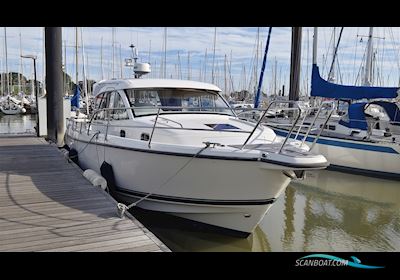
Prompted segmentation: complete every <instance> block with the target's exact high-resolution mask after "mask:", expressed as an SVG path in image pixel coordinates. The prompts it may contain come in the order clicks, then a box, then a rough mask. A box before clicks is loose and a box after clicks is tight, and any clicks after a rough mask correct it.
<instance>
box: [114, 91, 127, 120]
mask: <svg viewBox="0 0 400 280" xmlns="http://www.w3.org/2000/svg"><path fill="white" fill-rule="evenodd" d="M113 95H114V98H113V104H112V108H114V109H113V110H112V116H111V118H112V119H114V120H127V119H129V117H128V112H127V110H126V109H125V108H126V107H125V104H124V101H123V100H122V98H121V96H120V94H119V93H118V92H116V91H114V92H113Z"/></svg>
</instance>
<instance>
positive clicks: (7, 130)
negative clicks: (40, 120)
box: [0, 113, 36, 134]
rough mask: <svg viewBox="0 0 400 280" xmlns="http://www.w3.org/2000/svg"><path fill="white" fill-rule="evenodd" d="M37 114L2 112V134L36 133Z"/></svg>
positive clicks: (0, 125) (0, 129) (0, 124)
mask: <svg viewBox="0 0 400 280" xmlns="http://www.w3.org/2000/svg"><path fill="white" fill-rule="evenodd" d="M35 126H36V115H31V114H26V115H20V114H18V115H3V114H1V113H0V134H20V133H26V134H35V129H34V127H35Z"/></svg>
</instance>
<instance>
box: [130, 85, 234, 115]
mask: <svg viewBox="0 0 400 280" xmlns="http://www.w3.org/2000/svg"><path fill="white" fill-rule="evenodd" d="M125 91H126V94H127V97H128V100H129V102H130V105H131V107H135V108H134V109H133V111H134V114H135V116H144V115H151V114H157V111H158V108H156V107H161V106H162V107H183V108H162V109H160V114H161V113H163V114H165V113H177V112H183V113H196V112H206V113H207V112H210V113H218V114H226V115H231V116H234V113H233V112H232V110H231V108H230V107H229V106H228V104H227V103H226V102H225V101H224V100H223V99H222V98H221V96H219V95H218V94H217V93H216V92H212V91H207V90H200V89H176V88H171V89H168V88H167V89H165V88H163V89H127V90H125ZM141 107H143V108H141ZM152 107H154V108H152Z"/></svg>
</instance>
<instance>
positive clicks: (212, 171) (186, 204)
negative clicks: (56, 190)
mask: <svg viewBox="0 0 400 280" xmlns="http://www.w3.org/2000/svg"><path fill="white" fill-rule="evenodd" d="M69 142H70V143H71V144H70V148H72V149H75V150H77V151H81V152H80V153H79V155H78V157H79V159H78V162H79V165H80V166H81V167H82V168H83V169H93V170H95V171H96V172H98V173H100V174H102V175H103V176H104V177H106V178H107V177H109V174H105V173H104V169H103V172H102V170H101V166H102V164H104V162H106V163H107V164H108V165H109V166H110V167H111V168H112V177H113V178H112V179H111V180H110V177H109V178H108V180H107V181H114V184H111V186H110V188H111V191H112V192H113V193H114V194H115V195H116V196H117V197H119V198H121V199H122V200H123V201H126V202H128V203H132V202H135V201H137V200H138V199H140V198H143V197H144V196H148V197H146V199H144V200H142V201H141V202H139V203H138V204H137V207H140V208H143V209H147V210H152V211H161V212H165V213H168V214H172V215H175V216H179V217H183V218H186V219H189V220H192V221H196V222H201V223H205V224H208V225H212V226H217V227H220V228H224V229H229V230H231V231H234V232H237V233H240V234H239V235H241V236H247V235H248V234H250V233H251V232H252V231H253V230H254V228H255V227H256V226H257V224H258V223H259V222H260V221H261V219H262V218H263V217H264V215H265V214H266V212H267V211H268V209H269V208H270V207H271V205H272V203H273V202H274V201H275V200H276V199H277V198H278V197H279V195H280V194H281V193H282V192H283V191H284V190H285V188H286V187H287V185H288V184H289V182H290V178H289V177H288V176H287V175H285V174H284V173H283V172H282V169H281V168H276V166H274V165H273V164H269V163H265V162H260V161H246V160H245V161H240V160H222V159H210V158H193V157H187V156H179V155H170V154H162V153H156V152H154V151H152V152H151V153H150V152H144V151H137V150H133V149H132V150H130V149H127V148H126V147H124V148H122V147H120V148H118V147H115V146H108V145H104V144H101V145H100V144H96V143H88V142H85V141H79V140H77V139H74V140H72V141H69ZM189 161H190V162H189ZM182 168H183V169H182ZM200 171H201V172H200ZM249 182H251V183H249Z"/></svg>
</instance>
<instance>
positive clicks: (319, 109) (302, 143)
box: [300, 101, 334, 150]
mask: <svg viewBox="0 0 400 280" xmlns="http://www.w3.org/2000/svg"><path fill="white" fill-rule="evenodd" d="M333 103H334V102H333V101H324V102H322V103H321V105H320V106H319V108H318V111H317V113H316V114H315V117H314V119H313V121H312V122H311V124H310V127H309V128H308V130H307V133H306V134H305V135H304V138H303V141H302V142H301V145H300V147H302V146H303V145H304V143H305V141H306V139H307V137H308V135H309V134H310V132H311V129H312V128H313V126H314V124H315V122H316V121H317V118H318V116H319V114H320V113H321V111H322V108H323V107H325V105H328V104H333ZM333 105H334V104H333ZM333 111H334V106H332V107H331V109H330V111H329V115H328V117H327V118H326V120H325V122H324V124H323V126H322V128H321V129H320V132H319V134H318V137H316V138H315V139H318V138H319V136H320V135H321V133H322V131H323V130H324V129H325V126H326V124H327V123H328V121H329V119H330V118H331V116H332V114H333ZM313 145H314V143H313ZM310 150H311V148H310Z"/></svg>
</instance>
